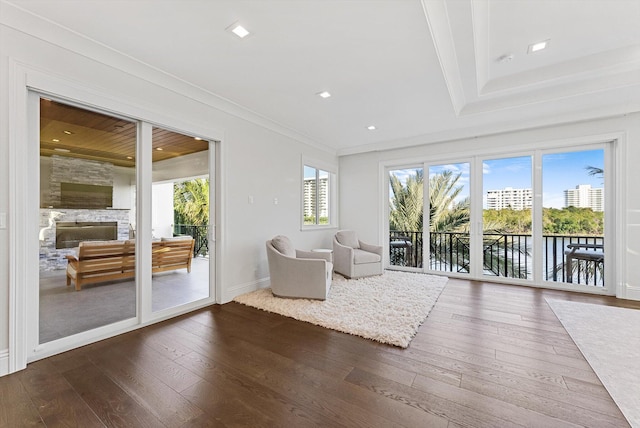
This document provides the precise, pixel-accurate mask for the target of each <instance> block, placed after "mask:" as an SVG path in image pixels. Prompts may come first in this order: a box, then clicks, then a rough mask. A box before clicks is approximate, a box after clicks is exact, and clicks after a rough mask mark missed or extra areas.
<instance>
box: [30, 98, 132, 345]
mask: <svg viewBox="0 0 640 428" xmlns="http://www.w3.org/2000/svg"><path fill="white" fill-rule="evenodd" d="M39 106H40V162H39V163H40V207H39V214H40V225H39V242H38V246H39V278H40V279H39V337H38V343H39V344H42V343H46V342H50V341H53V340H57V339H61V338H64V337H67V336H71V335H74V334H78V333H81V332H85V331H88V330H92V329H96V328H99V327H104V326H106V325H109V324H113V323H115V322H118V321H123V320H127V319H134V318H135V317H136V307H137V298H136V296H137V292H136V256H135V241H134V240H133V238H134V236H133V230H134V229H135V223H136V221H135V218H136V160H135V154H136V147H137V127H136V123H135V122H133V121H130V120H125V119H122V118H118V117H114V116H112V115H107V114H103V113H98V112H95V111H90V110H87V109H83V108H79V107H75V106H71V105H68V104H64V103H61V102H57V101H53V100H50V99H46V98H40V102H39Z"/></svg>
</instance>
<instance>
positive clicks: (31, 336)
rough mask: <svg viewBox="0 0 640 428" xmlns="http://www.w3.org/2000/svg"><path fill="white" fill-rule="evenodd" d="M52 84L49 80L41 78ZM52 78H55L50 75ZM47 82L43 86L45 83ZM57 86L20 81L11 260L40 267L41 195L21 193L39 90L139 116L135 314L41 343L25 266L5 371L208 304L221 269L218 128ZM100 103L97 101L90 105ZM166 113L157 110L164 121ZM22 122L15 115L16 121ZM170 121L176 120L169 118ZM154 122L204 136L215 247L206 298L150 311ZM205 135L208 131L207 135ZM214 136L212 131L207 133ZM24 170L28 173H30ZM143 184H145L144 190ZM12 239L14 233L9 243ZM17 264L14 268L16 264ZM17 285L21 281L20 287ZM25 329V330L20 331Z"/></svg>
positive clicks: (28, 183) (32, 182)
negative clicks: (17, 247)
mask: <svg viewBox="0 0 640 428" xmlns="http://www.w3.org/2000/svg"><path fill="white" fill-rule="evenodd" d="M44 80H46V81H47V83H51V82H50V81H49V80H48V79H44ZM54 80H55V79H54ZM44 86H46V85H44ZM52 86H53V87H55V88H56V89H57V90H55V91H49V90H43V89H41V87H40V88H37V87H28V86H26V85H25V92H24V106H25V110H24V116H20V115H18V119H21V121H22V123H23V125H24V129H25V130H26V132H25V133H24V134H25V135H24V136H23V138H24V141H25V144H24V147H22V148H20V149H18V151H19V153H17V154H14V155H13V156H14V158H16V159H18V160H19V162H18V163H22V165H23V166H24V168H18V167H16V168H15V170H14V173H13V174H12V177H18V179H20V180H22V181H23V183H22V184H21V187H22V189H23V190H21V191H14V193H15V194H18V193H23V195H19V196H15V195H14V199H15V200H16V202H17V204H16V206H18V207H19V206H22V207H23V208H24V212H25V215H24V216H23V217H22V218H19V219H16V221H15V223H16V224H15V230H16V231H17V232H16V233H17V234H18V235H20V231H23V232H24V233H22V236H23V237H24V239H25V241H26V242H25V244H24V249H25V250H24V251H21V252H19V254H17V255H16V256H15V258H14V260H13V262H12V263H11V264H12V265H15V266H37V265H38V257H39V256H38V245H37V243H38V229H37V227H35V228H34V227H33V224H36V225H37V224H38V217H39V215H38V213H39V198H35V197H31V198H29V197H27V196H25V195H32V196H33V195H38V194H39V157H40V156H39V145H40V137H39V128H40V109H39V100H40V98H41V97H44V98H48V99H52V100H56V101H60V102H62V103H65V104H70V105H73V106H76V107H79V108H82V109H87V110H93V111H96V112H100V113H104V114H108V115H112V116H116V117H122V118H123V119H127V120H133V121H136V122H137V127H138V135H137V147H136V151H137V152H136V156H137V162H136V194H137V196H136V217H137V220H136V222H137V229H138V233H137V234H136V245H137V247H138V249H139V251H137V260H136V299H137V300H136V316H135V317H134V318H130V319H127V320H123V321H120V322H116V323H113V324H110V325H106V326H103V327H98V328H96V329H93V330H89V331H86V332H81V333H78V334H74V335H72V336H67V337H64V338H61V339H58V340H54V341H51V342H47V343H43V344H39V343H38V341H39V340H38V337H39V313H38V312H39V306H40V304H39V274H38V272H37V271H35V270H34V269H32V268H31V269H24V271H23V272H14V273H13V274H12V286H13V290H14V291H13V293H12V301H13V302H12V303H11V304H10V305H11V310H10V342H11V343H10V367H9V370H10V372H12V371H15V370H19V369H21V368H24V367H25V366H26V363H28V362H32V361H36V360H39V359H42V358H45V357H48V356H51V355H55V354H57V353H60V352H64V351H67V350H70V349H74V348H77V347H80V346H84V345H87V344H90V343H93V342H96V341H99V340H102V339H105V338H107V337H112V336H115V335H118V334H122V333H125V332H127V331H131V330H135V329H137V328H140V327H142V326H144V325H148V324H152V323H155V322H158V321H162V320H164V319H168V318H172V317H175V316H178V315H180V314H182V313H186V312H190V311H193V310H195V309H198V308H201V307H205V306H209V305H211V304H213V303H216V302H217V301H219V300H220V292H219V289H218V287H219V281H218V280H217V279H218V278H219V277H220V275H221V273H220V269H219V263H218V261H219V260H218V259H219V254H220V253H219V251H217V249H216V246H217V245H218V243H219V242H220V240H219V230H220V229H221V228H220V227H216V226H219V221H220V213H221V209H220V205H221V204H220V189H221V184H220V175H219V172H220V168H219V165H220V164H219V162H220V156H216V155H217V154H218V155H219V153H220V150H221V149H220V146H221V135H222V134H221V133H220V132H219V131H215V130H212V129H198V130H195V132H194V131H193V130H191V131H190V130H189V128H190V127H189V126H180V124H178V126H171V124H166V123H157V122H154V121H152V120H149V119H142V117H146V118H153V117H154V114H153V113H151V112H146V111H144V112H142V113H143V114H140V113H141V111H140V110H138V109H135V108H134V109H133V110H132V109H131V106H129V105H125V104H120V103H119V102H117V101H114V100H113V99H111V98H107V97H106V96H100V95H96V94H95V93H87V92H85V91H83V90H79V89H78V88H69V87H66V86H64V85H62V87H59V85H56V84H53V85H52ZM92 106H100V107H92ZM165 119H166V118H164V117H162V120H165ZM18 121H20V120H18ZM174 125H175V124H174ZM153 126H161V127H163V128H165V129H171V130H175V131H177V132H181V133H184V134H187V135H193V136H198V137H200V138H202V139H203V140H205V141H209V144H210V150H209V173H210V181H211V182H212V183H211V184H212V185H211V186H210V201H213V202H212V203H211V204H210V207H209V209H210V219H212V222H213V227H211V228H210V231H209V235H210V236H209V238H210V242H211V243H212V244H211V247H212V250H211V253H212V254H211V257H210V266H209V271H210V275H209V290H210V292H209V297H208V298H206V299H201V300H197V301H194V302H191V303H188V304H185V305H181V306H176V307H173V308H169V309H167V310H163V311H158V312H155V313H154V312H152V311H151V227H152V226H151V224H152V222H151V219H152V214H151V183H152V160H151V156H152V150H151V147H152V141H151V130H152V127H153ZM207 135H208V137H207ZM212 135H213V136H214V137H211V136H212ZM27 171H28V172H27ZM141 189H144V190H143V191H141ZM15 241H16V239H15V238H14V242H15ZM14 270H15V269H14ZM18 284H24V285H22V286H18ZM19 287H24V290H23V291H21V292H15V290H17V289H18V288H19ZM21 331H22V332H24V334H21V333H18V332H21Z"/></svg>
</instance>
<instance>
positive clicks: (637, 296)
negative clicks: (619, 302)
mask: <svg viewBox="0 0 640 428" xmlns="http://www.w3.org/2000/svg"><path fill="white" fill-rule="evenodd" d="M624 298H625V299H629V300H640V287H631V286H627V289H626V293H625V296H624Z"/></svg>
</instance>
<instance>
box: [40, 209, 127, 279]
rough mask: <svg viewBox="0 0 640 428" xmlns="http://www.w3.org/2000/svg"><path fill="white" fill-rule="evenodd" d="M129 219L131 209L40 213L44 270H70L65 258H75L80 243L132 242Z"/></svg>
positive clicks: (71, 210)
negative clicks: (68, 256) (73, 255)
mask: <svg viewBox="0 0 640 428" xmlns="http://www.w3.org/2000/svg"><path fill="white" fill-rule="evenodd" d="M129 215H130V210H127V209H108V210H92V209H64V208H42V209H40V234H39V237H40V270H41V271H52V270H58V269H66V266H67V259H66V258H65V255H67V254H75V248H76V247H77V246H78V244H79V242H80V241H91V240H94V241H95V240H100V241H102V240H110V239H118V240H126V239H129V224H130V218H129ZM59 225H62V228H61V229H62V230H60V232H59V231H58V226H59ZM59 237H61V241H65V243H64V244H62V243H58V238H59Z"/></svg>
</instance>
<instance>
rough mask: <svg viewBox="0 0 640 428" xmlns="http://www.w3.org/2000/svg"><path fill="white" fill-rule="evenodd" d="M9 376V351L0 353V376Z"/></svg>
mask: <svg viewBox="0 0 640 428" xmlns="http://www.w3.org/2000/svg"><path fill="white" fill-rule="evenodd" d="M8 374H9V350H8V349H3V350H2V351H0V376H5V375H8Z"/></svg>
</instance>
